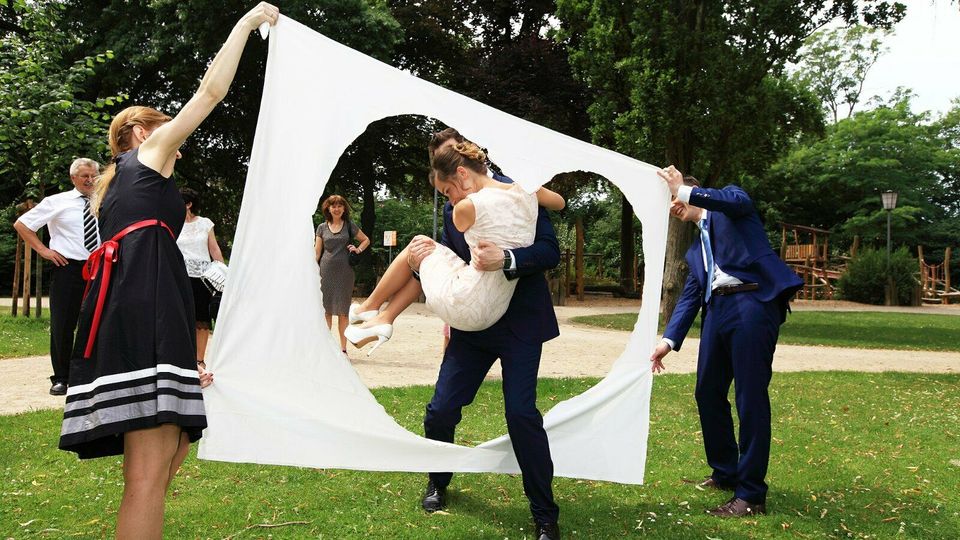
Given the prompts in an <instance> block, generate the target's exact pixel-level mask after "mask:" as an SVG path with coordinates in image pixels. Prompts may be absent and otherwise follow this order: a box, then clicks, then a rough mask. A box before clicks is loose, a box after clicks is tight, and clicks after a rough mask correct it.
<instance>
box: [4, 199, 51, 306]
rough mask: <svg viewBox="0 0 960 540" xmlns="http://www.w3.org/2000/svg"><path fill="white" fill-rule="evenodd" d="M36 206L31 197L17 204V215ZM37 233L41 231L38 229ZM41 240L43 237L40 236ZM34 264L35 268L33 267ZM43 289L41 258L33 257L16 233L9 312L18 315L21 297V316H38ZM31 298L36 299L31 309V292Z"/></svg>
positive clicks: (31, 249)
mask: <svg viewBox="0 0 960 540" xmlns="http://www.w3.org/2000/svg"><path fill="white" fill-rule="evenodd" d="M34 206H36V204H35V203H34V202H33V200H32V199H28V200H27V201H26V202H23V203H21V204H18V205H17V216H22V215H23V214H24V213H26V212H27V211H28V210H30V209H31V208H33V207H34ZM37 234H38V235H41V234H42V232H40V231H38V232H37ZM40 239H41V240H43V237H42V236H41V237H40ZM34 266H36V268H35V269H34ZM33 278H36V279H33ZM42 290H43V258H42V257H40V256H37V257H36V258H34V257H33V248H31V247H30V246H29V245H27V243H26V242H24V241H23V239H22V238H20V235H19V234H18V235H17V247H16V251H15V253H14V263H13V289H12V291H11V293H10V300H11V302H10V314H11V315H12V316H14V317H16V316H18V315H19V314H20V313H21V311H20V299H21V298H22V299H23V312H22V313H23V316H24V317H31V316H33V317H40V315H41V313H43V312H42V310H41V308H42V305H41V302H42V298H43V295H42V294H41V291H42ZM34 291H35V292H36V294H35V295H33V298H35V299H36V306H35V307H34V308H33V309H32V310H31V306H30V299H31V295H32V293H33V292H34Z"/></svg>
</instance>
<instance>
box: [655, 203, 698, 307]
mask: <svg viewBox="0 0 960 540" xmlns="http://www.w3.org/2000/svg"><path fill="white" fill-rule="evenodd" d="M695 229H696V228H695V226H694V225H693V224H692V223H685V222H683V221H680V220H679V219H673V218H671V219H670V226H669V228H668V229H667V253H666V262H665V263H664V267H663V294H662V296H661V298H660V321H661V322H662V323H663V324H666V323H667V321H669V320H670V316H671V315H672V314H673V309H674V308H675V307H676V306H677V300H679V298H680V292H681V291H682V290H683V283H684V281H685V280H686V279H687V271H688V270H689V268H688V267H687V261H686V260H685V259H684V258H683V255H684V254H685V253H686V252H687V249H688V248H689V247H690V243H691V242H693V237H694V231H695Z"/></svg>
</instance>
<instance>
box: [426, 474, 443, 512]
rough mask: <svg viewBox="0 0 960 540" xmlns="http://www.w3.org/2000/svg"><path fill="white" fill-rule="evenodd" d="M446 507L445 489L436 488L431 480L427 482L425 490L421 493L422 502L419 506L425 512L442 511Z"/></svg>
mask: <svg viewBox="0 0 960 540" xmlns="http://www.w3.org/2000/svg"><path fill="white" fill-rule="evenodd" d="M446 505H447V488H442V487H437V486H436V485H434V483H433V480H431V481H429V482H427V490H426V491H425V492H424V493H423V500H422V501H420V506H422V507H423V509H424V510H426V511H427V512H436V511H437V510H443V507H444V506H446Z"/></svg>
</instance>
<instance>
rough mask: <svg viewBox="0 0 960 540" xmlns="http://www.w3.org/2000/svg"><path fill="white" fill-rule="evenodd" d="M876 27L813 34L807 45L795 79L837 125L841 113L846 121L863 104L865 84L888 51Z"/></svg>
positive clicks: (830, 30)
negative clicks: (808, 90) (872, 69)
mask: <svg viewBox="0 0 960 540" xmlns="http://www.w3.org/2000/svg"><path fill="white" fill-rule="evenodd" d="M885 35H886V32H883V31H882V30H880V29H877V28H871V27H869V26H863V25H860V24H856V25H853V26H849V27H846V28H828V29H823V30H818V31H817V32H814V33H813V34H812V35H811V36H810V37H809V38H807V39H806V41H805V42H804V46H803V49H801V51H800V54H801V61H800V64H799V66H798V70H797V71H796V72H795V73H794V74H793V75H792V77H793V78H794V79H795V80H796V81H798V82H799V83H800V84H802V85H804V86H807V87H808V88H810V89H811V90H812V91H813V93H815V94H816V95H817V97H819V98H820V100H821V101H822V102H823V106H824V108H825V109H826V111H827V113H828V114H829V115H830V116H831V117H832V118H833V123H834V124H836V123H837V120H839V118H840V116H839V115H840V112H841V110H844V111H845V112H846V118H849V117H850V115H852V114H853V109H854V108H855V107H856V106H857V104H858V103H860V97H861V94H862V93H863V82H864V81H865V80H866V78H867V73H868V72H869V71H870V68H872V67H873V65H874V64H875V63H876V62H877V59H879V58H880V56H881V55H883V53H885V52H886V51H887V48H886V47H884V46H883V42H882V40H881V38H882V37H883V36H885Z"/></svg>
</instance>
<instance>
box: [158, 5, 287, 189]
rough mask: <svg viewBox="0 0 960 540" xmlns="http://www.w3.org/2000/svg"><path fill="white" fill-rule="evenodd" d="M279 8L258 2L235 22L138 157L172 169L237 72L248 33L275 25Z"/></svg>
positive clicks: (164, 170)
mask: <svg viewBox="0 0 960 540" xmlns="http://www.w3.org/2000/svg"><path fill="white" fill-rule="evenodd" d="M279 16H280V10H279V9H277V8H276V7H275V6H273V5H271V4H268V3H266V2H261V3H260V4H258V5H257V7H255V8H253V9H251V10H250V11H249V12H247V14H246V15H244V16H243V17H241V18H240V20H239V21H237V24H236V25H235V26H234V27H233V30H232V31H231V32H230V36H229V37H228V38H227V41H226V42H224V44H223V46H222V47H221V48H220V51H219V52H217V55H216V56H214V58H213V61H212V62H211V63H210V66H209V67H208V68H207V72H206V74H205V75H204V76H203V80H202V81H200V88H198V89H197V93H196V94H194V96H193V97H192V98H191V99H190V101H188V102H187V104H186V105H184V106H183V108H182V109H181V110H180V112H179V113H177V115H176V116H175V117H174V118H173V120H171V121H170V122H167V123H166V124H164V125H162V126H160V127H158V128H157V129H156V130H154V132H153V133H152V134H151V135H150V137H149V138H148V139H147V140H146V141H144V142H143V144H142V145H141V146H140V152H139V159H140V162H141V163H143V164H144V165H146V166H148V167H150V168H151V169H153V170H155V171H159V172H160V173H161V174H164V176H169V174H171V173H172V172H173V163H174V158H175V157H176V154H177V150H178V149H179V148H180V146H181V145H182V144H183V142H184V141H185V140H186V139H187V137H189V136H190V134H191V133H193V132H194V130H196V129H197V127H198V126H199V125H200V124H201V123H202V122H203V120H204V119H206V117H207V116H208V115H209V114H210V112H211V111H213V108H214V107H216V106H217V104H218V103H220V102H221V101H223V98H224V97H226V95H227V90H229V89H230V84H231V83H232V82H233V77H234V75H236V73H237V65H238V64H239V63H240V57H241V55H242V54H243V49H244V47H245V46H246V43H247V38H248V37H249V35H250V32H252V31H253V30H255V29H256V28H257V27H258V26H260V24H262V23H264V22H268V23H270V24H271V25H273V24H276V22H277V18H278V17H279Z"/></svg>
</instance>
